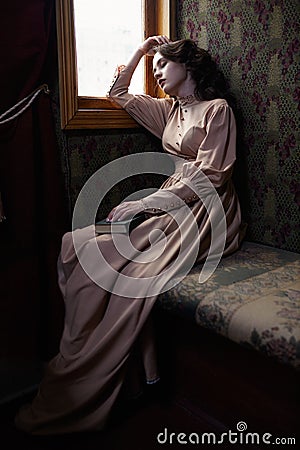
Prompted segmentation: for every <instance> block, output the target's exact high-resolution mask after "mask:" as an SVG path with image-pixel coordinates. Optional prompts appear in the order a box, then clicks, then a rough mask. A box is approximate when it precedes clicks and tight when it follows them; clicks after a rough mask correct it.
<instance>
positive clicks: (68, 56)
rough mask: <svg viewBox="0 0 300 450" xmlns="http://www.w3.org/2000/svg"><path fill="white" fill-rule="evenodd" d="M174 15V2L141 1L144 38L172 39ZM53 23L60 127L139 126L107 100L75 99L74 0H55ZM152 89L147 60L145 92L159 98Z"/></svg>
mask: <svg viewBox="0 0 300 450" xmlns="http://www.w3.org/2000/svg"><path fill="white" fill-rule="evenodd" d="M150 11H151V13H150ZM175 14H176V0H144V18H145V27H144V28H145V37H146V36H147V35H148V36H151V35H156V34H164V35H167V36H169V37H170V38H171V39H175V36H176V32H175ZM56 20H57V41H58V42H57V44H58V68H59V96H60V113H61V128H62V129H64V130H70V129H95V128H137V127H139V125H138V124H137V122H136V121H135V120H134V119H132V117H130V116H129V114H128V113H127V112H126V111H125V110H124V109H122V108H121V107H120V106H118V105H116V104H115V103H114V102H112V101H111V100H110V99H109V98H105V97H82V96H78V79H77V61H76V59H77V58H76V41H75V25H74V5H73V0H56ZM112 77H113V74H112ZM155 89H156V87H155V83H154V78H153V74H152V58H148V57H146V64H145V92H146V93H148V94H150V95H156V96H160V95H161V93H159V92H156V91H155Z"/></svg>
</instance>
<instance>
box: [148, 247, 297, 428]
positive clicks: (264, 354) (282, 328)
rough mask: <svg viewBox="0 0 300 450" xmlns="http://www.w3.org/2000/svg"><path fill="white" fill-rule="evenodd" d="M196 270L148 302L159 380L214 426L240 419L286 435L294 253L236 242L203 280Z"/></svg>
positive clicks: (293, 409)
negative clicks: (209, 418)
mask: <svg viewBox="0 0 300 450" xmlns="http://www.w3.org/2000/svg"><path fill="white" fill-rule="evenodd" d="M199 273H200V267H197V266H196V267H195V268H194V269H192V271H191V272H190V273H189V274H188V275H187V276H186V277H185V278H184V279H183V280H182V281H180V282H179V283H178V284H177V285H176V286H175V287H173V288H172V289H171V290H169V291H167V292H165V293H163V294H161V295H160V297H159V299H158V302H157V304H156V308H155V313H156V315H155V316H156V320H157V329H158V330H159V334H160V337H159V349H160V358H161V359H162V365H163V366H165V370H166V374H165V378H167V385H169V383H171V384H172V383H173V385H174V392H175V395H177V396H178V399H179V400H178V401H179V402H181V403H183V406H184V407H185V408H188V409H190V410H191V411H194V414H196V415H199V414H200V415H201V414H202V413H203V411H206V413H207V414H208V415H209V416H213V417H214V418H215V419H216V418H217V419H218V420H219V421H220V422H218V420H217V421H214V424H216V423H222V424H224V423H225V424H226V423H227V424H228V422H230V423H229V424H228V426H232V427H233V426H234V423H232V422H234V420H236V422H238V421H239V420H245V421H248V422H249V423H248V425H249V426H251V425H252V427H256V429H257V430H256V431H259V429H261V430H263V429H265V431H266V432H267V431H274V430H275V431H278V432H280V431H281V432H290V433H292V432H293V430H295V427H296V423H297V422H298V417H299V414H300V409H299V404H300V403H299V398H297V395H298V393H299V375H300V371H299V369H300V279H299V278H300V277H299V275H300V255H299V254H297V253H293V252H289V251H285V250H280V249H277V248H273V247H269V246H266V245H261V244H256V243H251V242H244V243H243V244H242V246H241V248H240V250H239V251H237V252H236V253H234V254H232V255H230V256H228V257H225V258H223V259H222V260H221V262H220V263H219V265H218V268H217V269H216V271H215V272H214V274H213V275H212V276H211V278H209V279H208V280H207V281H206V282H205V283H203V284H200V283H199ZM206 413H205V414H206ZM215 419H214V420H215ZM266 427H267V429H266ZM221 428H222V426H221ZM221 428H220V429H221ZM271 428H272V430H271ZM296 429H297V428H296ZM253 431H255V430H253Z"/></svg>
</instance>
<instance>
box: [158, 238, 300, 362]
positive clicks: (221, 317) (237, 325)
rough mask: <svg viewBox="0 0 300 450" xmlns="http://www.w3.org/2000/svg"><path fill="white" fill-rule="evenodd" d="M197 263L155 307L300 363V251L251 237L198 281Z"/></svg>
mask: <svg viewBox="0 0 300 450" xmlns="http://www.w3.org/2000/svg"><path fill="white" fill-rule="evenodd" d="M199 272H200V269H199V267H195V268H194V269H193V270H192V271H191V272H190V274H189V275H188V276H187V277H186V278H185V279H184V280H183V281H181V282H180V283H179V284H178V285H176V286H175V287H174V288H173V289H171V290H170V291H167V292H166V293H164V294H162V295H161V296H160V298H159V307H160V308H161V309H163V310H166V311H170V312H172V313H174V314H177V315H179V316H184V317H186V318H188V319H190V320H191V321H194V322H195V323H196V324H197V325H199V326H201V327H204V328H208V329H209V330H212V331H214V332H216V333H218V334H221V335H223V336H225V337H227V338H229V339H231V340H233V341H235V342H237V343H238V344H241V345H243V346H247V347H251V348H253V349H255V350H257V351H259V352H262V353H264V354H265V355H267V356H270V357H272V358H275V359H276V360H278V361H280V362H282V363H284V364H290V365H292V366H294V367H295V368H300V255H298V254H297V253H292V252H288V251H284V250H279V249H276V248H273V247H268V246H265V245H260V244H254V243H250V242H245V243H243V245H242V247H241V249H240V250H239V251H238V252H236V253H235V254H233V255H231V256H229V257H226V258H223V259H222V260H221V262H220V264H219V266H218V268H217V269H216V271H215V272H214V274H213V275H212V276H211V278H209V279H208V280H207V281H206V282H205V283H203V284H200V283H199Z"/></svg>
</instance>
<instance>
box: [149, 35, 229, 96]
mask: <svg viewBox="0 0 300 450" xmlns="http://www.w3.org/2000/svg"><path fill="white" fill-rule="evenodd" d="M155 51H156V52H159V53H160V54H161V55H162V56H163V57H164V58H166V59H169V60H170V61H173V62H178V63H183V64H185V66H186V68H187V70H189V71H190V73H191V75H192V77H193V80H194V81H195V82H196V89H195V96H196V97H197V98H198V99H199V100H213V99H215V98H225V99H226V100H231V94H230V93H229V86H228V84H227V81H226V79H225V77H224V75H223V73H222V72H221V70H220V69H219V67H218V65H217V64H216V62H215V61H214V60H213V59H212V57H211V55H210V54H209V53H208V52H207V51H206V50H204V49H203V48H200V47H198V46H197V44H196V43H195V42H194V41H193V40H191V39H181V40H178V41H174V42H169V43H168V44H162V45H159V46H157V47H156V48H155Z"/></svg>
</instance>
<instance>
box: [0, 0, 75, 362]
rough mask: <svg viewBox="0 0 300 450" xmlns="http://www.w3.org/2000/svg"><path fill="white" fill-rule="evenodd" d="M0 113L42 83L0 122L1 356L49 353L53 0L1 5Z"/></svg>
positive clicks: (59, 206) (57, 180) (60, 219)
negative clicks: (1, 216)
mask: <svg viewBox="0 0 300 450" xmlns="http://www.w3.org/2000/svg"><path fill="white" fill-rule="evenodd" d="M0 42H1V62H0V90H1V103H0V114H1V113H3V112H5V111H6V110H7V109H9V108H10V107H12V106H13V105H15V104H16V103H17V102H18V101H20V100H21V99H23V98H25V97H26V96H27V95H29V94H30V93H31V92H33V91H34V90H35V89H36V88H37V87H38V86H40V85H41V84H44V83H46V84H48V86H49V89H50V95H47V94H46V93H41V94H39V96H38V97H37V98H36V99H35V100H34V102H33V103H32V105H31V106H30V107H29V109H27V110H26V111H25V112H24V113H22V114H21V115H20V116H19V117H18V118H17V119H14V120H13V121H11V122H9V123H6V124H4V125H0V146H1V148H0V191H1V194H2V200H3V206H4V212H5V215H6V218H7V219H6V220H5V221H4V222H2V223H0V252H1V257H0V260H1V262H0V266H1V267H0V268H1V283H0V342H1V344H0V345H1V347H0V358H5V359H7V358H10V357H13V358H15V357H19V356H20V357H26V358H33V359H36V358H37V359H48V358H49V357H51V356H52V355H53V354H55V353H56V351H57V349H58V342H59V338H60V335H61V331H62V324H63V301H62V298H61V295H60V292H59V289H58V285H57V275H56V262H57V257H58V254H59V250H60V245H61V238H62V235H63V233H64V232H65V231H66V230H67V227H68V223H67V220H68V218H67V206H66V201H65V189H64V182H63V176H62V171H61V164H60V155H59V149H58V145H57V140H56V135H55V123H54V118H53V113H52V108H51V104H52V103H51V102H52V101H53V99H52V95H51V93H52V90H51V89H52V88H53V86H54V85H55V83H56V80H57V51H56V28H55V0H26V1H24V0H4V1H2V2H1V5H0Z"/></svg>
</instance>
